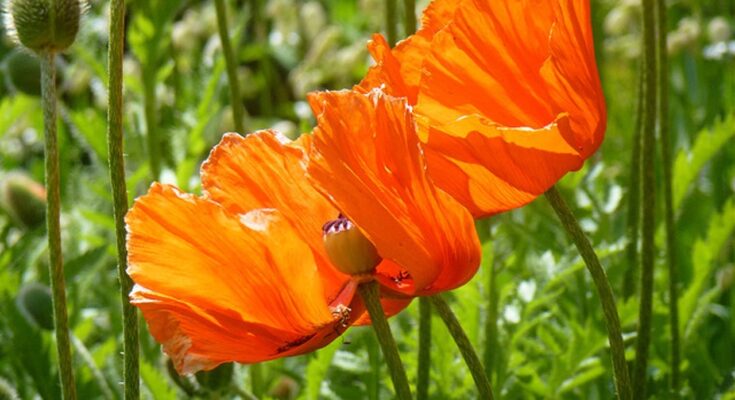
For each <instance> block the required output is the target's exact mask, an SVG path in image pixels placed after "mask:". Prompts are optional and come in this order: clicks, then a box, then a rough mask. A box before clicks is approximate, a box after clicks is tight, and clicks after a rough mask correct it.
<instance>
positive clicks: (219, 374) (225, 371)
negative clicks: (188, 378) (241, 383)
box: [194, 363, 234, 392]
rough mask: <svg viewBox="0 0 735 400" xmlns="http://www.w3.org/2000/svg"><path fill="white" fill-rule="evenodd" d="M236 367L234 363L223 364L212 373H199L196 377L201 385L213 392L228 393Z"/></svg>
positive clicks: (211, 371)
mask: <svg viewBox="0 0 735 400" xmlns="http://www.w3.org/2000/svg"><path fill="white" fill-rule="evenodd" d="M233 372H234V365H233V364H232V363H226V364H221V365H219V366H218V367H217V368H215V369H213V370H210V371H199V372H197V373H196V374H195V375H194V377H196V380H197V382H199V385H200V386H201V387H202V388H204V389H206V390H208V391H211V392H218V391H226V390H227V389H228V388H229V386H230V383H231V382H232V374H233Z"/></svg>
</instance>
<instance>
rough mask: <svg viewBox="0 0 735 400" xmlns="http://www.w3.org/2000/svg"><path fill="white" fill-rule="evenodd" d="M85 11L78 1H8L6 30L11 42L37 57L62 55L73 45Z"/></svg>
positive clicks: (81, 2)
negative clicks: (50, 54) (61, 52)
mask: <svg viewBox="0 0 735 400" xmlns="http://www.w3.org/2000/svg"><path fill="white" fill-rule="evenodd" d="M85 9H86V2H84V1H81V0H8V2H7V3H6V5H5V27H6V29H7V31H8V34H9V35H10V37H11V38H13V39H14V40H15V41H17V42H18V43H20V44H21V45H23V46H25V47H27V48H29V49H31V50H33V51H35V52H37V53H41V52H46V51H50V52H57V51H64V50H66V48H68V47H69V46H70V45H71V44H72V43H73V42H74V39H75V38H76V36H77V32H78V31H79V20H80V18H81V15H82V13H83V12H84V11H85Z"/></svg>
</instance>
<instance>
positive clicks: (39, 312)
mask: <svg viewBox="0 0 735 400" xmlns="http://www.w3.org/2000/svg"><path fill="white" fill-rule="evenodd" d="M16 304H17V306H18V309H19V310H20V312H21V313H22V314H23V316H24V317H26V319H28V321H29V322H31V323H32V324H34V325H36V326H38V327H39V328H41V329H46V330H49V331H50V330H53V329H54V316H53V312H54V310H53V303H52V301H51V289H49V287H48V286H46V285H44V284H41V283H35V282H32V283H29V284H27V285H25V286H23V288H21V289H20V291H19V292H18V297H17V298H16Z"/></svg>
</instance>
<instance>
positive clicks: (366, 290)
mask: <svg viewBox="0 0 735 400" xmlns="http://www.w3.org/2000/svg"><path fill="white" fill-rule="evenodd" d="M379 290H380V289H379V286H378V283H377V282H375V281H370V282H365V283H362V284H360V286H359V287H358V291H359V292H360V296H361V297H362V300H363V302H365V307H366V308H367V310H368V313H369V314H370V319H371V320H372V321H373V329H374V330H375V335H376V336H377V337H378V342H379V343H380V348H381V349H382V350H383V357H385V361H386V364H387V365H388V371H390V377H391V379H392V380H393V387H394V388H395V390H396V397H397V398H398V399H400V400H410V399H411V398H412V397H411V389H410V388H409V386H408V378H406V370H405V369H404V368H403V363H402V362H401V358H400V356H399V355H398V346H396V341H395V340H394V339H393V334H392V333H391V331H390V326H389V325H388V320H386V319H385V314H384V313H383V307H382V306H381V305H380V292H379Z"/></svg>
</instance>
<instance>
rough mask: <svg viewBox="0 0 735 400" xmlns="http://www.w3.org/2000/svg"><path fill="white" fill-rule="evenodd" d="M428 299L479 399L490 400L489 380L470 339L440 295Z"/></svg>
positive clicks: (491, 394)
mask: <svg viewBox="0 0 735 400" xmlns="http://www.w3.org/2000/svg"><path fill="white" fill-rule="evenodd" d="M429 298H430V299H431V304H432V305H433V306H434V309H435V310H436V313H437V314H439V316H440V317H441V319H442V321H444V325H446V326H447V329H448V330H449V334H451V335H452V338H453V339H454V342H455V343H456V344H457V348H459V352H460V353H462V358H464V362H465V364H467V368H468V369H469V370H470V373H471V374H472V379H473V380H474V381H475V386H477V391H478V392H479V394H480V398H481V399H490V400H492V398H493V392H492V388H491V387H490V380H489V379H488V378H487V375H485V368H483V366H482V362H480V357H479V356H478V355H477V352H476V351H475V348H474V347H473V346H472V343H470V339H469V338H468V337H467V334H466V333H465V331H464V329H462V325H460V324H459V321H458V320H457V316H455V315H454V313H453V312H452V309H451V308H449V304H447V302H446V301H445V300H444V298H443V297H441V295H434V296H431V297H429Z"/></svg>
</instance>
